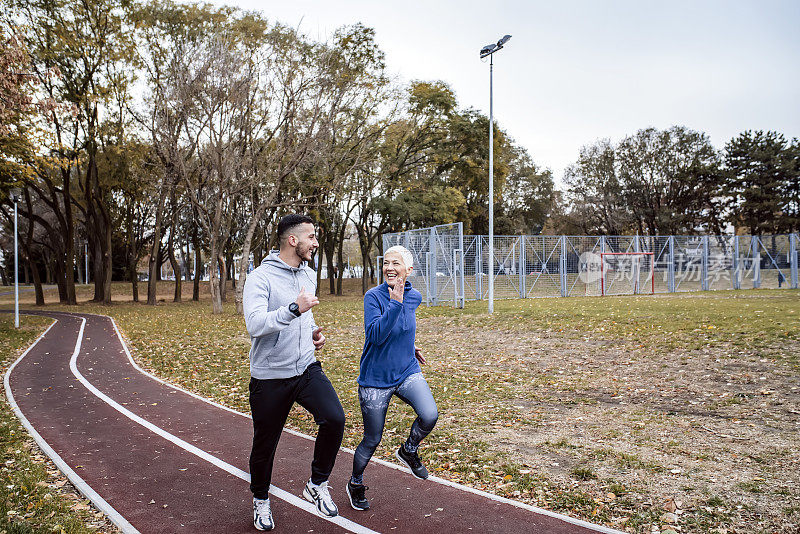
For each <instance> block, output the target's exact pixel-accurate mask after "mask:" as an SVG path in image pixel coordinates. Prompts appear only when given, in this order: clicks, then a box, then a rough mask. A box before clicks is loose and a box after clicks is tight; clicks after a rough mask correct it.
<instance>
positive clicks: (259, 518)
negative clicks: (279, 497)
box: [253, 497, 275, 530]
mask: <svg viewBox="0 0 800 534" xmlns="http://www.w3.org/2000/svg"><path fill="white" fill-rule="evenodd" d="M253 526H254V527H256V530H272V529H273V528H275V522H274V521H273V520H272V509H271V508H270V506H269V499H256V498H255V497H253Z"/></svg>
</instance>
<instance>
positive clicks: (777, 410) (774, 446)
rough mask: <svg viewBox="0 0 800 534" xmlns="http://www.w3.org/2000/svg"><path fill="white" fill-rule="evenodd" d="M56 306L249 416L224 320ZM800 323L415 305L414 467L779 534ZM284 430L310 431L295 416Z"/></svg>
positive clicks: (790, 310)
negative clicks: (432, 418)
mask: <svg viewBox="0 0 800 534" xmlns="http://www.w3.org/2000/svg"><path fill="white" fill-rule="evenodd" d="M354 282H355V281H354ZM163 287H164V289H163V291H164V296H165V297H167V295H170V294H171V293H169V291H170V288H169V287H168V286H166V285H164V286H163ZM323 287H325V286H323ZM355 287H356V286H355V284H354V285H353V287H350V286H347V289H348V290H349V295H348V296H344V297H331V296H327V295H324V294H323V295H322V296H321V304H320V305H319V306H318V307H317V308H315V311H314V313H315V318H316V320H317V322H318V324H320V325H322V326H324V327H325V328H326V335H327V336H328V343H327V344H326V347H325V350H324V351H322V352H321V353H320V354H319V358H320V360H321V361H322V362H323V365H324V368H325V370H326V372H327V373H328V375H329V376H330V378H331V381H332V382H333V384H334V386H335V388H336V390H337V391H338V392H339V395H340V398H341V400H342V404H343V406H344V407H345V412H346V414H347V428H346V432H345V439H344V445H345V446H347V447H351V448H353V447H355V446H356V445H357V444H358V442H359V440H360V437H361V417H360V412H359V408H358V402H357V394H356V393H357V392H356V387H357V386H356V383H355V378H356V376H357V372H358V362H359V357H360V353H361V346H362V343H363V327H362V310H361V299H360V296H359V295H358V294H354V293H355V292H356V289H355ZM119 294H120V295H122V294H124V291H122V290H120V291H119ZM167 298H168V297H167ZM231 299H232V295H231ZM6 302H7V300H6ZM55 307H56V308H58V309H65V308H66V309H72V310H75V311H91V312H95V313H105V314H109V315H112V316H113V317H115V319H116V320H117V321H118V323H119V325H120V327H121V329H122V330H123V333H124V335H125V337H126V338H127V339H128V341H129V342H130V345H131V349H132V351H133V353H134V357H135V358H136V359H137V361H138V362H139V363H140V364H142V366H143V367H145V368H147V369H149V370H151V371H152V372H154V373H155V374H157V375H158V376H161V377H163V378H165V379H167V380H170V381H172V382H174V383H176V384H180V385H181V386H183V387H186V388H188V389H191V390H192V391H195V392H197V393H199V394H201V395H204V396H207V397H209V398H213V399H215V400H217V401H220V402H222V403H224V404H226V405H228V406H231V407H233V408H235V409H238V410H242V411H246V410H247V380H248V376H249V374H248V359H247V351H248V349H249V340H248V338H247V336H246V332H245V329H244V321H243V319H242V318H241V317H240V316H237V315H236V314H235V313H234V311H233V308H232V304H228V305H227V306H226V308H225V313H224V314H222V315H220V316H212V315H211V314H210V305H209V303H208V302H207V301H201V302H200V303H193V302H186V303H183V304H172V303H163V304H161V305H159V306H156V307H148V306H145V305H141V304H132V303H118V304H115V305H113V306H110V307H102V306H96V305H81V306H78V307H60V306H55ZM799 316H800V292H798V291H790V290H780V291H768V290H757V291H754V290H746V291H745V290H743V291H736V292H734V291H725V292H705V293H696V294H673V295H656V296H641V297H605V298H600V297H590V298H568V299H527V300H503V301H497V302H496V304H495V314H494V315H492V316H489V315H487V314H486V303H485V302H483V303H481V302H470V303H467V306H466V308H465V309H463V310H455V309H452V308H447V307H437V308H425V307H422V308H420V309H419V311H418V335H417V339H418V345H419V346H421V347H422V349H423V351H424V352H425V355H426V357H427V358H428V365H427V366H425V368H424V371H425V373H426V376H427V378H428V381H429V383H430V384H431V387H432V390H433V393H434V397H435V398H436V400H437V403H438V405H439V410H440V414H441V415H440V420H439V424H438V426H437V428H436V429H435V430H434V432H433V434H432V435H431V436H430V437H429V439H428V440H427V441H426V443H425V445H424V447H423V450H422V456H423V459H424V460H425V461H426V463H427V464H428V466H429V468H430V469H431V471H432V472H434V473H435V474H437V475H439V476H442V477H445V478H448V479H451V480H455V481H459V482H463V483H465V484H469V485H472V486H474V487H477V488H481V489H484V490H487V491H491V492H494V493H497V494H499V495H504V496H508V497H512V498H515V499H519V500H522V501H525V502H529V503H532V504H535V505H538V506H543V507H546V508H549V509H553V510H556V511H559V512H563V513H567V514H570V515H573V516H578V517H581V518H584V519H587V520H591V521H595V522H601V523H604V524H608V525H611V526H614V527H616V528H619V529H622V530H627V531H630V532H647V533H649V532H651V531H652V529H653V528H657V529H659V531H662V530H666V529H667V528H669V527H670V526H672V527H673V528H674V527H678V529H680V531H681V532H721V531H722V530H720V529H728V531H729V532H730V531H736V532H787V531H790V529H792V528H797V527H798V524H800V477H799V476H798V470H797V469H796V466H797V465H798V464H799V463H800V450H798V446H797V437H796V436H797V431H798V425H800V381H798V370H799V369H800V319H798V317H799ZM412 420H413V414H412V412H411V410H410V409H409V408H407V407H406V406H404V405H402V403H399V402H395V403H393V405H392V407H391V408H390V410H389V416H388V419H387V424H386V432H385V434H384V440H383V442H382V443H381V445H380V447H379V449H378V451H377V453H376V455H377V456H379V457H382V458H386V459H391V456H392V451H393V449H394V448H396V447H397V445H398V444H399V443H400V442H401V441H402V440H403V439H405V435H406V432H407V430H408V427H409V426H410V424H411V422H412ZM289 424H290V425H291V426H292V427H293V428H296V429H299V430H302V431H305V432H308V433H313V432H314V431H315V426H314V424H313V421H312V420H311V418H310V417H309V416H308V415H307V414H306V413H305V412H304V411H303V410H302V409H300V408H297V409H295V410H294V411H293V413H292V415H291V418H290V423H289ZM366 479H367V483H369V470H367V473H366ZM339 498H341V496H339ZM676 532H677V530H676Z"/></svg>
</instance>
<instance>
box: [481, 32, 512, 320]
mask: <svg viewBox="0 0 800 534" xmlns="http://www.w3.org/2000/svg"><path fill="white" fill-rule="evenodd" d="M509 39H511V36H510V35H504V36H503V37H502V38H501V39H500V40H499V41H497V43H496V44H489V45H486V46H484V47H483V48H481V59H483V58H485V57H486V56H489V313H494V115H493V109H492V71H493V70H494V61H493V59H494V53H495V52H497V51H498V50H502V48H503V45H505V44H506V43H507V42H508V40H509Z"/></svg>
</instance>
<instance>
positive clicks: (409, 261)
mask: <svg viewBox="0 0 800 534" xmlns="http://www.w3.org/2000/svg"><path fill="white" fill-rule="evenodd" d="M393 252H396V253H397V254H400V257H401V258H403V263H405V265H406V268H409V267H411V268H413V267H414V256H413V255H412V254H411V251H410V250H408V249H407V248H406V247H404V246H402V245H395V246H393V247H389V248H388V249H387V250H386V252H384V253H383V257H384V258H385V257H386V256H388V255H389V254H391V253H393Z"/></svg>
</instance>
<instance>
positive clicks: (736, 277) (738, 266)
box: [733, 235, 742, 289]
mask: <svg viewBox="0 0 800 534" xmlns="http://www.w3.org/2000/svg"><path fill="white" fill-rule="evenodd" d="M733 289H742V262H741V261H740V260H739V236H738V235H735V236H733Z"/></svg>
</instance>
